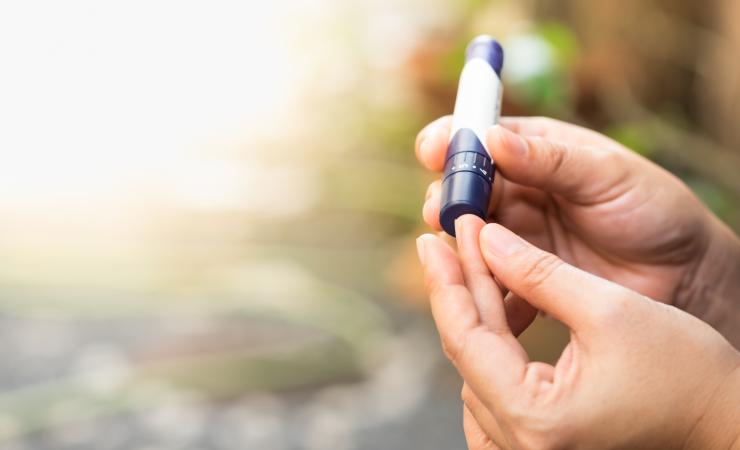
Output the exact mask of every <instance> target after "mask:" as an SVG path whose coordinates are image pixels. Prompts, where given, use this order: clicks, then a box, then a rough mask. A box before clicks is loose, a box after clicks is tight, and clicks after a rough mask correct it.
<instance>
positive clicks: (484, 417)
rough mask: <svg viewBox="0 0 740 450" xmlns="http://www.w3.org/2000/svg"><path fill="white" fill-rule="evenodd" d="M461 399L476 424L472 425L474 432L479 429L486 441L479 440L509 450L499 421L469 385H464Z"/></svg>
mask: <svg viewBox="0 0 740 450" xmlns="http://www.w3.org/2000/svg"><path fill="white" fill-rule="evenodd" d="M460 397H462V401H463V405H464V410H466V411H467V412H468V413H469V414H470V415H471V419H472V420H473V422H474V424H471V425H472V426H471V428H472V430H475V429H479V430H480V432H481V433H482V434H483V436H484V439H478V441H479V442H486V441H489V442H492V443H493V444H494V445H496V446H497V447H498V448H508V447H509V445H508V442H507V440H506V437H505V436H504V433H503V431H502V430H501V426H500V425H499V423H498V421H497V420H496V418H495V417H494V415H493V414H492V412H491V411H489V410H488V408H487V407H486V405H485V404H484V403H483V402H482V401H480V399H479V398H478V396H476V395H475V393H474V392H473V390H472V389H471V388H470V386H469V385H468V384H467V383H464V384H463V388H462V391H461V392H460ZM475 435H476V433H473V436H475ZM466 436H467V433H466Z"/></svg>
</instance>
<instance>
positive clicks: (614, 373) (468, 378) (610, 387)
mask: <svg viewBox="0 0 740 450" xmlns="http://www.w3.org/2000/svg"><path fill="white" fill-rule="evenodd" d="M456 228H457V252H455V251H454V250H453V249H452V248H450V246H448V245H447V244H446V243H445V242H444V241H442V240H441V239H439V238H438V237H436V236H434V235H424V236H422V237H420V238H419V240H418V241H417V243H418V246H419V258H420V260H421V262H422V265H423V266H424V273H425V278H426V281H427V287H428V290H429V292H430V296H431V305H432V312H433V314H434V320H435V322H436V324H437V328H438V330H439V334H440V337H441V340H442V346H443V348H444V350H445V354H446V355H447V356H448V357H449V358H450V360H451V361H452V362H453V364H454V365H455V367H456V368H457V369H458V371H459V372H460V375H461V376H462V378H463V379H464V380H465V386H464V387H463V392H462V397H463V401H464V404H465V409H464V428H465V435H466V438H467V440H468V445H469V447H470V449H471V450H494V449H518V450H528V449H532V450H534V449H537V450H547V449H563V448H572V449H618V448H620V449H621V448H631V449H635V448H639V449H661V450H663V449H674V448H675V449H684V450H688V449H697V450H698V449H701V450H711V449H730V448H732V449H738V450H740V353H738V352H737V351H736V350H735V349H733V348H732V346H731V345H730V344H729V343H728V342H727V341H726V340H725V339H723V338H722V336H721V335H720V334H719V333H717V332H716V331H715V330H713V329H712V328H711V327H710V326H708V325H707V324H705V323H703V322H702V321H700V320H698V319H696V318H694V317H692V316H690V315H688V314H686V313H684V312H683V311H680V310H678V309H676V308H674V307H672V306H669V305H664V304H661V303H659V302H654V301H650V300H649V299H648V298H646V297H644V296H642V295H640V294H638V293H636V292H634V291H632V290H630V289H627V288H624V287H622V286H619V285H617V284H615V283H612V282H609V281H607V280H604V279H602V278H599V277H596V276H594V275H592V274H589V273H586V272H584V271H582V270H579V269H577V268H575V267H573V266H571V265H569V264H567V263H565V262H563V261H562V260H561V259H559V258H557V257H556V256H554V255H552V254H550V253H547V252H544V251H542V250H540V249H538V248H537V247H535V246H533V245H531V244H530V243H528V242H526V241H525V240H524V239H521V238H520V237H518V236H516V235H515V234H514V233H512V232H511V231H509V230H507V229H506V228H504V227H502V226H500V225H497V224H489V225H485V227H484V224H483V221H481V220H480V219H479V218H477V217H474V216H471V215H467V216H463V217H461V218H459V219H458V220H457V222H456ZM494 277H496V279H494ZM497 281H498V283H497ZM500 286H504V287H506V288H508V289H510V290H511V292H514V293H515V294H516V295H518V296H519V297H520V298H523V299H525V300H526V301H528V302H530V303H531V304H532V305H534V306H535V307H537V308H539V309H541V310H543V311H545V312H546V313H548V314H550V315H551V316H553V317H555V318H556V319H558V320H559V321H561V322H562V323H563V324H565V325H566V326H567V327H568V328H569V329H570V336H571V338H570V343H569V344H568V346H567V347H566V348H565V350H564V351H563V354H562V355H561V357H560V359H559V360H558V362H557V364H556V365H555V366H551V365H549V364H545V363H541V362H536V361H530V360H529V359H528V357H527V353H526V352H525V351H524V349H523V348H522V346H521V345H520V344H519V342H518V341H517V339H516V338H515V337H514V334H513V333H512V329H511V327H510V326H509V325H508V323H507V318H506V313H505V309H506V308H505V305H504V302H503V297H502V292H501V287H500Z"/></svg>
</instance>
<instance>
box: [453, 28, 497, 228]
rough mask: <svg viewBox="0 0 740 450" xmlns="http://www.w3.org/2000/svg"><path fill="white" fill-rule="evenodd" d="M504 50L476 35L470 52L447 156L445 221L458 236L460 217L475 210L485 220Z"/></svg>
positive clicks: (470, 45) (489, 194) (491, 174)
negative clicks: (490, 134)
mask: <svg viewBox="0 0 740 450" xmlns="http://www.w3.org/2000/svg"><path fill="white" fill-rule="evenodd" d="M503 64H504V51H503V49H502V48H501V45H499V43H498V42H496V41H495V40H494V39H493V38H491V37H490V36H478V37H477V38H475V39H473V41H472V42H470V44H469V45H468V48H467V50H466V51H465V66H464V67H463V70H462V73H461V74H460V84H459V85H458V88H457V99H456V100H455V112H454V114H453V116H452V131H451V133H450V143H449V145H448V147H447V156H446V158H445V169H444V178H443V181H442V198H441V205H440V211H439V222H440V224H441V225H442V228H443V229H444V230H445V231H446V232H447V233H449V234H450V235H452V236H454V235H455V219H457V218H458V217H460V216H462V215H463V214H475V215H476V216H478V217H480V218H483V219H485V217H486V213H487V212H488V204H489V202H490V199H491V188H492V185H493V175H494V170H495V168H496V166H495V164H494V163H493V160H492V159H491V156H490V153H489V152H488V147H487V146H486V131H487V130H488V128H489V127H490V126H491V125H493V124H495V123H496V122H498V118H499V115H500V112H501V93H502V85H501V68H502V67H503Z"/></svg>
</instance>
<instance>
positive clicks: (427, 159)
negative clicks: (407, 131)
mask: <svg viewBox="0 0 740 450" xmlns="http://www.w3.org/2000/svg"><path fill="white" fill-rule="evenodd" d="M451 126H452V116H444V117H441V118H439V119H437V120H435V121H433V122H432V123H430V124H429V125H427V126H426V127H424V128H423V129H422V130H421V131H420V132H419V134H418V135H417V136H416V144H415V151H416V159H418V160H419V162H420V163H421V164H422V165H423V166H424V167H426V168H427V169H429V170H433V171H435V172H441V171H442V169H444V163H445V155H446V154H447V143H448V141H449V139H450V127H451Z"/></svg>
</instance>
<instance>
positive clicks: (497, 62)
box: [465, 35, 504, 77]
mask: <svg viewBox="0 0 740 450" xmlns="http://www.w3.org/2000/svg"><path fill="white" fill-rule="evenodd" d="M472 58H481V59H483V60H485V61H487V62H488V64H490V65H491V67H492V68H493V70H494V71H495V72H496V75H498V76H499V77H501V68H502V67H503V66H504V49H503V48H501V44H499V43H498V42H497V41H496V40H495V39H494V38H492V37H491V36H486V35H483V36H478V37H477V38H475V39H473V40H472V41H471V42H470V44H468V48H467V50H465V61H469V60H471V59H472Z"/></svg>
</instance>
